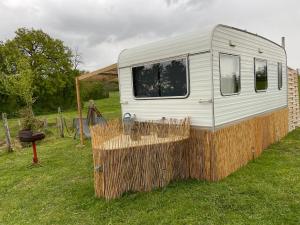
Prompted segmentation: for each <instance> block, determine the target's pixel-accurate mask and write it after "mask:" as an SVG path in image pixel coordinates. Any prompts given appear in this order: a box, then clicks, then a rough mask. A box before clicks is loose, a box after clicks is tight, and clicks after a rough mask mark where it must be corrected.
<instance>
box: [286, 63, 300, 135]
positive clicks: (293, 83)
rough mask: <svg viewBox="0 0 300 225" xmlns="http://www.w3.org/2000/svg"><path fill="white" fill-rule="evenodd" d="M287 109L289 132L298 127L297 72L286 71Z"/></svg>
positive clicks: (299, 117) (299, 119)
mask: <svg viewBox="0 0 300 225" xmlns="http://www.w3.org/2000/svg"><path fill="white" fill-rule="evenodd" d="M288 107H289V131H292V130H294V129H295V128H296V127H299V125H300V110H299V93H298V72H297V71H296V70H293V69H290V68H289V69H288Z"/></svg>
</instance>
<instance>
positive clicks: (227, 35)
mask: <svg viewBox="0 0 300 225" xmlns="http://www.w3.org/2000/svg"><path fill="white" fill-rule="evenodd" d="M220 53H227V54H234V55H238V56H240V66H241V68H240V71H241V91H240V93H239V94H236V95H230V96H222V94H221V92H220V71H219V54H220ZM176 57H187V60H188V77H189V95H188V96H187V97H186V98H168V99H165V98H158V99H136V98H135V97H134V94H133V86H132V67H133V66H136V65H141V64H147V63H152V62H159V61H164V60H166V59H171V58H176ZM254 58H262V59H266V60H267V68H268V89H267V91H265V92H256V91H255V88H254V84H255V83H254V82H255V81H254ZM278 62H281V63H282V66H283V86H282V89H281V90H279V89H278V74H277V63H278ZM118 69H119V87H120V99H121V106H122V113H123V114H124V113H126V112H129V113H131V114H135V115H136V118H137V120H139V121H146V120H158V119H161V118H162V117H166V118H178V119H180V118H184V117H190V118H191V123H192V125H194V126H199V127H207V128H213V129H214V128H215V127H218V126H222V125H225V124H227V123H231V122H234V121H237V120H240V119H244V118H247V117H250V116H254V115H257V114H261V113H264V112H266V111H270V110H275V109H277V108H282V107H286V106H287V72H286V71H287V62H286V53H285V50H284V49H283V48H282V47H281V46H280V45H278V44H275V43H274V42H272V41H270V40H268V39H266V38H263V37H261V36H258V35H255V34H252V33H249V32H246V31H243V30H239V29H236V28H233V27H229V26H226V25H217V26H215V27H213V28H209V29H205V30H203V31H198V32H193V33H189V34H185V35H181V36H178V37H173V38H169V39H166V40H162V41H158V42H154V43H150V44H147V45H143V46H140V47H136V48H132V49H128V50H124V51H122V52H121V54H120V56H119V61H118Z"/></svg>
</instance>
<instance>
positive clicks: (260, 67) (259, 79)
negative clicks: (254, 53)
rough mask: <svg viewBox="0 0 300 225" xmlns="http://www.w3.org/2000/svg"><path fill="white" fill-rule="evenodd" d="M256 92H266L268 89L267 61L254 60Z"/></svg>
mask: <svg viewBox="0 0 300 225" xmlns="http://www.w3.org/2000/svg"><path fill="white" fill-rule="evenodd" d="M254 76H255V91H256V92H259V91H265V90H267V88H268V71H267V60H264V59H254Z"/></svg>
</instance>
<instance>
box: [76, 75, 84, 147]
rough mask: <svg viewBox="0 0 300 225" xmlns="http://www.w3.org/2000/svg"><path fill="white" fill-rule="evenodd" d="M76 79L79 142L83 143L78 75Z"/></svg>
mask: <svg viewBox="0 0 300 225" xmlns="http://www.w3.org/2000/svg"><path fill="white" fill-rule="evenodd" d="M75 81H76V96H77V110H78V116H79V132H80V144H81V145H83V144H84V143H83V121H82V110H81V101H80V84H79V79H78V77H76V78H75Z"/></svg>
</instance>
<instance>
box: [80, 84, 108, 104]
mask: <svg viewBox="0 0 300 225" xmlns="http://www.w3.org/2000/svg"><path fill="white" fill-rule="evenodd" d="M80 93H81V100H82V101H88V100H90V99H93V100H96V99H102V98H108V97H109V90H106V89H105V88H104V85H103V83H102V82H100V81H87V82H82V84H81V89H80Z"/></svg>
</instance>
